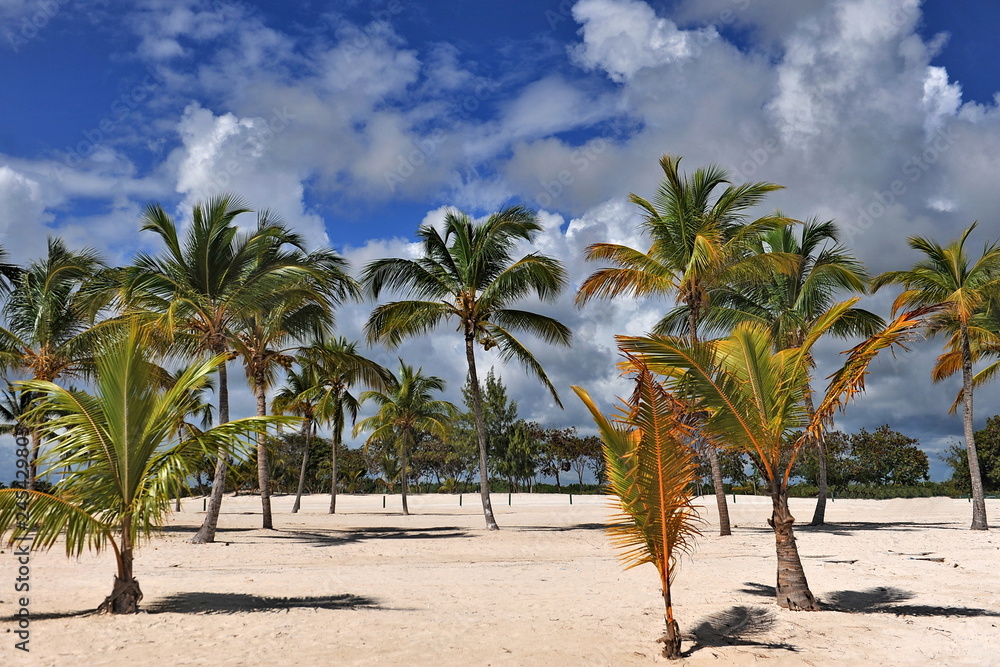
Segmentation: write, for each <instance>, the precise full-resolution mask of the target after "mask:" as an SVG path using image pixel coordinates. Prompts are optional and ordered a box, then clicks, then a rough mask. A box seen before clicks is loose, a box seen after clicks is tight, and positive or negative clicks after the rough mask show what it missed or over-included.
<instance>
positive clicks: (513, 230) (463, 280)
mask: <svg viewBox="0 0 1000 667" xmlns="http://www.w3.org/2000/svg"><path fill="white" fill-rule="evenodd" d="M541 230H542V226H541V225H540V224H539V222H538V219H537V216H536V215H535V213H534V212H532V211H529V210H527V209H525V208H522V207H519V206H514V207H509V208H505V209H503V210H502V211H498V212H497V213H494V214H493V215H491V216H490V217H489V218H487V219H486V220H485V221H483V222H475V221H473V220H471V219H470V218H469V217H468V216H467V215H465V214H464V213H460V212H458V211H449V212H448V213H447V214H446V215H445V220H444V232H443V234H442V233H441V232H439V231H438V230H437V229H435V228H434V227H433V226H431V225H423V226H421V227H420V229H419V230H418V232H417V236H418V238H419V239H420V241H421V244H422V246H423V256H422V257H421V258H420V259H417V260H410V259H380V260H376V261H374V262H372V263H371V264H369V265H368V266H367V267H366V268H365V270H364V273H363V275H362V283H363V284H364V285H365V286H366V287H367V289H368V291H369V293H370V294H371V296H372V297H373V298H378V296H379V295H380V294H381V293H382V291H383V290H390V291H405V292H408V293H409V295H410V296H412V297H414V298H415V299H416V300H410V301H394V302H392V303H387V304H384V305H381V306H378V307H377V308H375V310H374V311H373V312H372V314H371V317H370V318H369V319H368V323H367V324H366V325H365V333H366V335H367V337H368V340H369V342H377V341H383V342H386V343H388V344H389V345H390V346H397V345H399V344H400V343H401V342H402V341H403V340H404V339H405V338H408V337H410V336H415V335H420V334H424V333H427V332H429V331H431V330H432V329H434V328H435V327H437V326H438V325H439V324H443V323H444V322H445V321H446V320H452V321H453V322H454V323H456V324H457V325H458V328H459V331H461V333H462V336H463V338H464V339H465V358H466V362H467V364H468V367H469V383H470V388H471V389H472V399H473V412H474V413H475V417H476V433H477V436H478V438H479V478H480V495H481V498H482V503H483V514H484V515H485V517H486V526H487V528H488V529H489V530H497V529H498V528H499V526H497V522H496V519H495V518H494V516H493V506H492V504H491V503H490V484H489V481H490V480H489V471H488V469H487V463H488V451H489V450H488V447H487V442H486V426H485V423H484V421H483V398H482V393H481V391H480V388H479V376H478V374H477V372H476V355H475V346H476V344H477V343H478V344H479V345H480V346H482V348H483V349H484V350H489V349H491V348H496V349H497V351H498V353H499V356H500V358H501V360H503V361H509V360H511V359H516V360H517V361H519V362H520V363H521V365H522V366H524V368H525V369H526V370H527V371H528V372H529V373H531V374H533V375H535V377H537V378H538V379H539V380H540V381H541V383H542V384H543V385H544V386H545V387H546V388H548V390H549V391H550V392H551V393H552V397H553V399H555V401H556V404H558V405H559V407H562V403H561V402H560V400H559V395H558V393H557V392H556V389H555V387H553V386H552V383H551V382H550V381H549V378H548V376H547V375H546V374H545V371H544V369H543V368H542V366H541V364H539V363H538V360H536V359H535V357H534V356H533V355H532V354H531V352H529V351H528V348H526V347H525V346H524V344H523V343H521V341H519V340H518V339H517V338H516V337H515V335H514V334H515V333H516V332H519V331H523V332H527V333H531V334H533V335H535V336H538V337H539V338H541V339H542V340H543V341H545V342H547V343H556V344H559V345H569V344H570V338H571V334H570V331H569V329H568V328H567V327H566V326H565V325H563V324H562V323H560V322H558V321H556V320H555V319H553V318H550V317H546V316H544V315H539V314H537V313H532V312H528V311H524V310H519V309H515V308H514V307H513V306H514V305H515V304H516V303H517V302H518V301H521V300H522V299H524V298H526V297H528V296H530V295H532V294H534V295H535V296H537V297H538V298H539V299H540V300H542V301H550V300H552V299H554V298H555V297H556V296H557V295H558V294H559V292H560V291H561V290H562V288H563V287H564V286H565V284H566V270H565V269H564V268H563V266H562V264H561V263H560V262H559V261H558V260H556V259H554V258H552V257H548V256H546V255H542V254H540V253H528V254H526V255H524V256H523V257H521V258H520V259H515V258H514V256H515V252H516V251H517V249H518V244H519V243H522V242H527V243H531V242H532V241H533V240H534V239H535V237H536V236H537V235H538V233H539V232H541Z"/></svg>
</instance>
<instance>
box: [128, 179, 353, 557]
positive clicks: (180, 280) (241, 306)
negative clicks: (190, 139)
mask: <svg viewBox="0 0 1000 667" xmlns="http://www.w3.org/2000/svg"><path fill="white" fill-rule="evenodd" d="M249 212H250V209H248V208H247V207H246V205H245V203H244V202H243V200H241V199H240V198H238V197H236V196H235V195H231V194H222V195H219V196H216V197H213V198H211V199H209V200H208V201H207V202H205V203H202V204H198V205H196V206H195V207H194V209H193V211H192V220H191V226H190V228H189V229H188V231H187V233H186V235H185V237H184V239H183V240H182V239H181V238H180V235H179V232H178V225H177V223H176V222H175V221H174V220H173V218H171V217H170V216H169V215H167V214H166V212H164V210H163V209H162V208H161V207H160V206H159V205H158V204H150V205H149V206H147V207H146V209H145V211H144V212H143V217H142V221H143V226H142V229H143V231H151V232H153V233H155V234H156V235H158V236H159V237H160V239H161V240H162V241H163V243H164V246H165V248H164V250H163V251H162V253H161V254H160V255H157V256H152V255H148V254H145V253H142V254H140V255H139V256H138V257H137V258H136V261H135V263H134V265H133V267H131V268H130V269H129V271H128V274H127V276H126V278H125V286H124V287H125V289H124V299H123V300H124V301H125V303H126V304H128V305H129V307H130V308H131V309H132V310H137V311H140V312H146V313H151V314H153V315H154V316H155V317H156V318H157V320H158V321H159V323H160V324H161V326H162V327H163V328H164V329H165V330H167V331H168V332H169V333H170V334H171V335H173V336H174V337H175V338H176V339H177V340H178V342H185V343H187V345H188V348H189V350H190V351H191V352H194V353H199V354H205V353H209V354H212V355H219V354H227V355H229V354H232V349H233V345H234V340H235V339H236V335H237V332H238V330H239V324H240V323H241V322H243V321H245V320H246V319H247V318H248V317H251V316H254V315H257V316H259V315H260V314H261V313H269V312H273V311H276V310H279V309H280V308H281V307H282V305H283V304H286V303H288V302H289V301H292V302H300V301H313V302H315V303H320V304H324V305H325V304H327V303H328V302H329V299H330V296H331V295H330V293H329V290H330V288H331V286H333V287H334V291H336V287H337V286H338V283H337V281H330V282H329V283H328V282H327V281H326V280H325V276H326V273H327V272H328V271H330V272H332V273H333V275H340V272H341V266H342V263H341V262H340V260H339V258H333V257H331V255H330V254H329V253H321V254H320V255H319V256H318V257H317V256H315V255H313V254H307V253H306V252H305V251H304V245H303V241H302V239H301V237H299V236H298V235H297V234H294V233H292V232H291V231H289V230H288V229H287V228H285V227H284V226H283V225H281V224H278V223H276V222H274V221H273V219H272V217H271V216H270V214H269V213H268V212H267V211H264V212H262V213H261V214H260V215H259V216H258V219H257V224H256V225H255V226H253V227H251V228H250V229H249V230H248V231H245V232H243V231H240V229H239V228H238V227H237V226H236V223H235V219H236V218H237V217H238V216H240V215H242V214H244V213H249ZM218 372H219V410H218V414H219V421H220V423H226V422H227V421H229V381H228V371H227V369H226V365H225V364H223V365H221V366H219V369H218ZM226 468H227V461H226V457H225V456H220V457H219V460H218V462H217V464H216V468H215V477H214V479H213V482H212V495H211V500H210V502H209V506H208V512H207V514H206V516H205V521H204V523H203V524H202V526H201V528H200V529H199V531H198V533H197V534H196V535H195V536H194V538H192V542H195V543H199V544H200V543H205V542H213V541H214V540H215V531H216V527H217V525H218V521H219V511H220V509H221V507H222V493H223V489H224V487H225V481H226Z"/></svg>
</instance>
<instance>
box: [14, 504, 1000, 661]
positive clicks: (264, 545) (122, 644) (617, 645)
mask: <svg viewBox="0 0 1000 667" xmlns="http://www.w3.org/2000/svg"><path fill="white" fill-rule="evenodd" d="M463 500H464V506H463V507H461V508H460V507H459V506H458V498H457V496H420V497H414V498H411V501H410V507H411V511H413V512H414V514H413V515H411V516H409V517H404V516H402V515H401V514H400V513H399V511H398V507H399V504H398V503H399V499H398V496H396V497H392V496H390V497H389V499H388V505H389V507H388V509H387V510H383V509H382V497H381V496H358V497H351V496H342V497H341V498H340V501H339V506H338V509H339V510H340V513H338V514H337V515H336V516H329V515H327V514H326V513H325V510H326V507H327V504H328V498H327V497H325V496H313V497H310V498H308V499H307V500H306V502H305V504H304V510H303V512H301V513H299V514H298V515H292V514H290V513H289V510H290V508H291V504H292V498H290V497H287V496H283V497H279V498H276V499H275V503H274V505H275V511H276V514H275V524H276V525H277V526H278V527H279V529H278V530H277V531H262V530H259V529H256V526H259V521H260V519H259V516H258V515H257V513H258V512H259V499H258V498H256V497H241V498H232V497H226V499H225V501H224V503H223V516H222V519H221V522H220V528H221V530H220V532H219V535H218V542H217V543H216V544H213V545H203V546H195V545H191V544H188V543H186V542H185V541H184V540H185V539H186V538H187V537H189V536H190V535H191V534H192V533H193V531H194V528H195V527H197V526H198V525H200V522H201V517H202V515H201V512H200V510H201V506H202V503H201V500H200V499H197V500H190V501H186V502H185V507H184V511H183V512H181V513H179V514H178V515H176V516H175V517H174V518H173V519H172V521H171V526H170V527H171V530H168V531H167V532H166V533H165V534H164V536H163V537H160V538H157V539H155V540H154V541H153V542H152V543H150V544H149V545H147V546H145V547H144V548H143V549H142V550H141V551H140V553H139V556H138V558H137V561H136V576H137V577H138V578H139V580H140V582H141V585H142V589H143V592H144V593H145V599H144V600H143V607H144V609H145V610H146V611H147V612H148V613H141V614H138V615H134V616H120V617H107V616H84V615H79V614H81V613H82V612H86V611H88V610H91V609H93V608H94V607H96V606H97V605H98V604H99V603H100V602H101V600H102V599H103V598H104V596H105V595H107V594H108V593H109V592H110V589H111V582H112V576H113V573H114V563H113V558H112V557H111V555H110V554H102V555H100V556H94V555H90V554H85V555H84V556H83V557H82V558H80V559H79V560H70V559H67V558H65V556H64V555H63V553H62V552H60V551H55V550H54V551H52V552H50V553H44V554H43V553H36V554H33V556H32V559H31V585H32V589H31V593H30V609H31V612H32V614H34V615H35V619H34V620H33V622H32V624H31V628H30V631H31V639H30V647H31V652H30V654H28V655H25V654H23V653H22V652H20V651H16V650H15V649H14V643H15V641H17V639H16V637H15V635H14V634H13V630H15V629H16V627H15V623H14V622H12V621H11V620H9V615H10V614H12V613H13V612H14V611H15V610H16V606H15V600H16V596H15V593H14V592H13V584H14V579H15V577H16V569H17V563H16V558H15V557H14V556H13V555H12V553H11V550H10V549H9V548H5V549H4V552H5V553H3V554H0V601H2V602H0V615H2V616H3V617H5V618H4V620H2V621H0V665H22V664H23V665H60V666H61V665H73V666H76V665H84V664H88V665H125V664H143V665H145V664H150V665H201V664H213V665H264V664H281V665H299V664H316V665H334V664H337V665H340V664H345V665H368V664H386V665H545V666H546V667H558V666H561V665H645V664H649V663H650V662H661V663H662V662H667V661H665V660H664V659H663V658H661V657H660V653H659V652H660V648H659V645H658V644H656V643H655V642H656V638H657V637H659V635H660V633H661V632H662V628H663V616H662V615H663V608H662V600H661V598H660V594H659V590H658V580H657V577H656V573H655V570H654V569H653V566H652V565H646V566H643V567H640V568H635V569H633V570H630V571H627V572H626V571H623V570H622V568H621V567H620V565H619V564H618V562H617V560H616V554H615V553H614V551H613V550H612V549H611V547H610V545H609V543H608V540H607V537H606V535H605V533H604V531H603V529H602V528H601V526H600V524H601V523H602V522H603V521H604V518H605V516H606V515H607V513H608V510H607V502H606V501H605V499H603V498H598V497H580V496H575V497H574V498H573V505H572V506H570V505H569V504H568V499H567V497H566V496H561V497H560V496H551V495H549V496H545V495H535V496H529V495H515V496H514V497H513V505H512V506H511V507H508V505H507V496H506V495H499V494H498V495H495V496H494V503H495V508H496V510H497V518H498V521H499V523H500V524H501V526H502V527H503V530H502V531H500V532H495V533H489V532H487V531H486V530H485V529H484V522H483V518H482V514H481V508H480V507H479V498H478V495H475V494H467V495H465V496H464V498H463ZM707 500H708V501H709V502H710V503H711V505H709V506H708V509H707V510H706V511H705V514H706V515H707V516H708V517H709V518H710V519H711V522H710V523H709V524H708V525H707V526H706V528H705V536H704V537H702V538H701V539H700V540H699V544H698V548H697V550H696V552H695V553H694V555H693V557H692V558H689V559H686V560H685V561H684V563H683V566H682V568H681V571H680V573H679V576H678V577H677V580H676V583H675V585H674V600H675V604H676V607H675V609H676V614H677V618H678V621H679V623H680V626H681V629H682V631H683V632H684V633H685V640H684V645H683V648H684V650H685V651H686V652H687V654H688V657H687V659H686V660H685V664H692V665H702V664H716V665H723V664H740V665H742V664H757V663H760V662H763V663H767V664H776V665H785V664H787V665H802V664H805V665H832V664H840V665H874V664H892V665H925V664H928V665H929V664H938V665H960V664H975V665H982V664H1000V630H998V628H997V626H998V624H1000V576H998V573H1000V535H997V534H996V533H993V532H990V533H982V532H972V531H969V530H968V525H969V522H970V520H971V507H970V505H969V503H968V501H962V500H949V499H942V498H938V499H926V500H925V499H921V500H892V501H861V500H838V501H836V502H834V503H832V504H830V505H829V509H828V513H827V517H828V521H829V524H830V525H829V526H827V527H825V528H823V529H810V528H808V527H803V526H799V530H798V532H797V535H798V543H799V549H800V553H801V555H802V557H803V563H804V565H805V570H806V576H807V577H808V579H809V583H810V586H811V588H812V591H813V592H814V593H815V594H816V596H817V597H818V598H820V600H822V601H823V602H824V603H825V604H826V605H827V606H828V610H827V611H822V612H815V613H802V612H798V613H795V612H788V611H785V610H782V609H779V608H778V607H777V606H776V605H775V603H774V601H773V597H771V593H770V587H772V586H773V585H774V577H775V557H774V537H773V534H772V533H771V531H770V529H769V528H768V527H767V525H766V524H765V519H766V518H767V515H768V513H769V501H767V499H764V498H747V497H744V496H739V497H737V502H736V504H735V505H733V504H730V509H731V511H732V514H733V522H734V524H735V525H736V527H735V528H734V535H733V536H732V537H729V538H720V537H718V536H717V534H716V533H717V529H716V526H715V523H714V516H715V512H714V509H713V505H714V498H710V499H707ZM812 507H813V501H807V500H803V501H793V505H792V510H793V512H794V513H795V514H796V516H797V518H798V519H799V520H800V521H801V522H802V523H805V522H807V521H808V520H809V518H810V517H811V514H812ZM987 507H988V512H989V515H990V518H991V519H992V520H993V521H996V522H998V523H1000V501H996V500H991V501H988V502H987ZM918 558H943V559H944V560H943V562H935V561H932V560H918ZM285 598H293V600H291V601H289V600H286V599H285ZM43 615H45V616H47V618H46V617H43ZM726 623H728V624H729V626H730V627H727V626H726Z"/></svg>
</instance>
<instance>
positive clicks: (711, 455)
mask: <svg viewBox="0 0 1000 667" xmlns="http://www.w3.org/2000/svg"><path fill="white" fill-rule="evenodd" d="M688 335H689V336H690V337H691V344H692V345H693V344H695V343H697V342H698V308H697V307H696V306H695V305H694V304H688ZM705 448H706V449H707V450H708V465H709V467H710V468H711V469H712V486H713V487H715V504H716V506H717V507H718V508H719V535H720V536H721V537H726V536H727V535H732V534H733V530H732V528H730V525H729V505H728V504H727V503H726V487H725V486H724V485H723V483H722V466H721V465H720V464H719V452H718V450H716V448H715V445H714V444H712V443H711V442H706V443H705Z"/></svg>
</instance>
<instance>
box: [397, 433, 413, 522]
mask: <svg viewBox="0 0 1000 667" xmlns="http://www.w3.org/2000/svg"><path fill="white" fill-rule="evenodd" d="M407 449H408V448H407V446H406V437H405V436H404V438H403V442H402V443H400V446H399V491H400V494H401V495H402V500H403V516H410V508H409V506H408V505H407V504H406V492H407V490H408V488H409V483H408V482H407V478H408V477H409V474H408V472H409V471H408V470H407V467H408V466H407V465H406V450H407Z"/></svg>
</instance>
